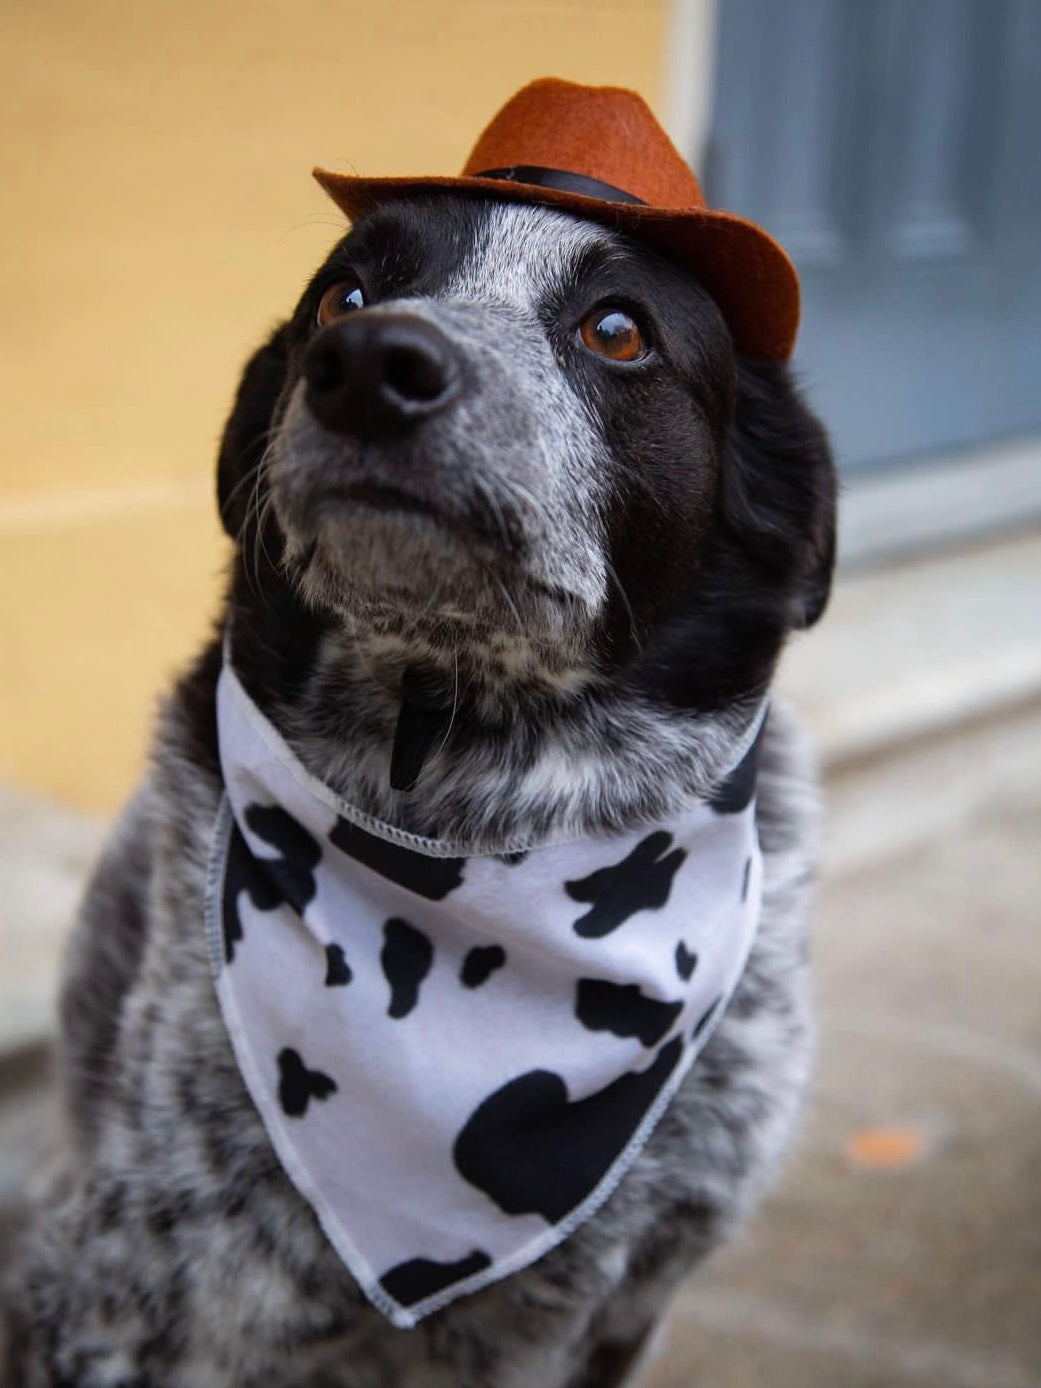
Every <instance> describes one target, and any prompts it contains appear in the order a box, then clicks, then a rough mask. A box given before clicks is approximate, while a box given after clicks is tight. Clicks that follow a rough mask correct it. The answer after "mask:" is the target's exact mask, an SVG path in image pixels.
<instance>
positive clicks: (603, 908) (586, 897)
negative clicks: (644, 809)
mask: <svg viewBox="0 0 1041 1388" xmlns="http://www.w3.org/2000/svg"><path fill="white" fill-rule="evenodd" d="M671 843H672V835H671V834H668V833H666V832H665V831H664V830H663V829H659V830H658V831H657V832H656V833H653V834H648V836H647V837H646V838H645V839H642V840H641V841H640V842H639V843H638V844H637V845H636V847H635V848H634V849H633V850H632V852H631V853H630V854H629V855H628V856H627V857H625V858H623V859H622V861H621V862H620V863H615V864H614V865H613V866H611V867H605V868H600V869H599V870H598V871H596V872H592V873H590V874H589V876H588V877H583V878H581V879H580V880H578V881H575V882H565V883H564V890H565V891H566V892H567V894H568V896H569V897H571V899H572V901H588V902H592V909H591V910H589V911H587V912H586V914H585V915H584V916H580V917H579V918H578V920H577V921H575V931H576V933H577V934H579V935H581V936H582V937H583V939H587V940H588V939H593V940H599V939H600V938H601V937H602V936H604V935H609V934H610V933H611V931H612V930H617V928H618V927H619V926H620V925H621V924H622V923H623V921H627V920H628V919H629V917H630V916H634V915H635V914H636V913H637V911H659V910H661V908H662V907H663V906H664V905H665V903H666V902H667V901H668V899H669V894H670V892H671V891H672V879H673V877H674V876H675V874H676V870H677V868H678V867H679V865H680V864H681V863H682V862H683V860H684V858H685V857H686V856H687V854H686V851H685V850H684V849H682V848H676V849H673V851H672V852H671V853H666V849H668V847H669V845H670V844H671ZM663 855H664V856H663Z"/></svg>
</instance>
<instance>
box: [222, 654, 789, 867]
mask: <svg viewBox="0 0 1041 1388" xmlns="http://www.w3.org/2000/svg"><path fill="white" fill-rule="evenodd" d="M220 679H221V680H222V681H224V682H225V687H226V688H227V690H228V691H229V692H230V694H231V697H232V698H233V699H234V701H235V706H236V709H237V710H238V712H239V713H240V714H241V715H242V716H243V717H245V718H247V719H248V720H249V722H250V724H251V725H252V727H253V729H254V731H255V732H256V734H257V736H258V737H259V738H260V739H261V741H262V742H263V743H264V745H265V747H266V748H267V750H268V751H269V752H270V754H271V755H272V756H273V757H274V758H275V759H276V760H277V761H279V762H280V763H281V764H282V766H283V767H284V768H285V770H286V772H287V773H288V774H289V775H290V776H291V777H292V779H293V780H294V781H295V782H296V783H297V785H299V786H300V787H301V788H302V789H303V790H304V791H306V793H307V794H308V795H310V796H313V797H314V798H315V799H317V800H319V801H320V802H321V803H322V804H323V805H325V806H326V807H327V808H328V809H330V810H332V811H333V813H334V814H337V815H339V816H340V817H341V818H342V819H346V820H347V821H348V822H349V823H350V824H354V825H356V826H357V827H358V828H359V829H364V830H365V831H366V833H369V834H373V835H374V836H375V837H376V838H380V839H384V840H386V842H388V843H396V844H400V845H401V846H402V847H405V848H411V849H412V850H413V851H414V852H416V853H422V854H425V855H426V856H427V857H428V858H497V857H500V856H502V855H503V854H509V853H530V852H533V851H536V850H538V849H540V848H560V847H562V846H563V845H565V844H568V843H575V842H576V841H577V840H579V839H582V838H591V837H602V838H611V837H614V835H611V834H604V835H589V834H581V833H574V834H570V835H566V836H564V837H561V838H548V839H532V838H518V839H506V840H504V841H503V842H501V843H497V844H492V843H487V842H485V841H483V840H473V841H471V842H469V843H466V842H464V841H463V840H459V839H431V838H425V837H424V836H423V835H422V834H413V833H411V832H410V831H409V830H407V829H399V828H397V827H396V826H395V825H393V824H388V823H387V822H386V821H385V820H382V819H377V818H376V817H375V816H374V815H371V814H368V813H366V811H364V810H361V809H359V808H358V807H357V806H356V805H352V804H351V803H350V801H348V800H344V799H343V798H342V797H340V796H339V795H337V794H336V792H335V791H332V790H330V789H329V787H328V786H327V785H326V784H325V782H324V781H321V780H319V778H318V777H317V776H314V775H312V773H311V772H310V771H308V769H307V768H306V767H305V766H304V765H303V763H302V762H301V761H300V759H299V758H298V757H297V755H296V754H295V752H294V751H293V750H292V748H291V747H290V746H289V744H288V743H287V742H286V741H285V739H284V738H283V737H282V735H281V733H280V732H279V731H278V729H277V728H276V727H275V726H274V725H273V724H272V723H271V722H270V721H269V720H268V719H267V718H266V717H265V716H264V714H263V713H262V712H261V711H260V709H259V708H257V706H256V704H255V703H254V702H253V700H252V699H251V698H250V697H249V695H248V694H247V693H246V690H245V689H244V688H243V686H242V682H241V681H240V680H239V677H238V675H236V673H235V671H234V669H233V667H232V664H231V661H230V659H229V657H228V652H227V650H226V649H225V653H224V664H223V666H222V668H221V673H220ZM218 689H219V686H218ZM219 698H220V695H219V692H218V701H219ZM768 709H769V699H764V700H763V702H762V704H761V705H760V707H759V709H758V711H757V712H756V714H755V716H754V717H753V718H752V720H751V722H750V723H749V725H748V728H747V729H746V730H745V733H744V735H743V736H742V738H741V741H740V743H739V744H738V747H737V749H736V751H735V753H734V758H733V761H732V763H731V764H730V765H729V766H728V767H727V768H726V771H725V772H724V773H723V776H721V778H720V779H721V780H722V779H725V777H726V776H727V775H729V774H730V772H731V771H733V769H734V768H735V767H736V766H738V765H739V763H740V762H741V759H742V758H743V757H744V755H745V753H746V752H747V751H748V749H749V748H750V747H751V745H752V743H753V742H754V741H755V739H756V737H757V736H758V734H759V730H760V728H761V727H762V726H763V723H764V722H765V720H766V715H767V712H768ZM684 808H686V807H685V806H677V807H676V809H675V810H674V811H672V814H678V813H681V812H682V810H683V809H684ZM668 817H671V815H670V816H667V818H668ZM638 827H639V826H635V825H630V826H627V827H626V828H624V829H619V830H618V831H617V836H618V837H621V836H622V835H623V834H626V833H631V832H633V830H634V829H635V828H638Z"/></svg>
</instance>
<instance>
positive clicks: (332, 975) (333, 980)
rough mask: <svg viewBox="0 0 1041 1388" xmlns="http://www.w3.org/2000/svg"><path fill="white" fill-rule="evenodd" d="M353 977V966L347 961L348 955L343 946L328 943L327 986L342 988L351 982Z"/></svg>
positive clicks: (326, 953)
mask: <svg viewBox="0 0 1041 1388" xmlns="http://www.w3.org/2000/svg"><path fill="white" fill-rule="evenodd" d="M353 977H354V975H353V974H352V973H351V966H350V965H349V964H348V963H347V956H346V955H345V954H344V952H343V946H342V945H326V947H325V986H326V987H327V988H342V987H344V986H345V985H346V984H348V983H350V981H351V979H352V978H353Z"/></svg>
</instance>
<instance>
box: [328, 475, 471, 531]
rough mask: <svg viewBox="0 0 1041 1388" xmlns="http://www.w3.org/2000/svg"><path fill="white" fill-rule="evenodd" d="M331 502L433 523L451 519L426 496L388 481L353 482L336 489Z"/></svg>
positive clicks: (446, 521)
mask: <svg viewBox="0 0 1041 1388" xmlns="http://www.w3.org/2000/svg"><path fill="white" fill-rule="evenodd" d="M328 500H330V501H332V502H334V503H335V502H337V501H340V502H345V503H347V505H349V506H350V505H359V506H363V507H367V508H368V509H369V510H372V511H380V512H382V513H384V514H390V515H393V514H394V513H399V514H404V515H415V516H428V517H430V518H431V519H432V520H435V521H439V522H441V523H442V524H448V517H446V516H445V515H444V513H443V512H442V511H440V510H439V509H438V508H437V507H436V506H434V505H433V503H432V502H430V501H428V500H427V499H426V498H425V497H421V496H417V495H416V494H415V492H410V491H406V490H405V488H404V487H397V486H393V485H392V484H390V483H387V482H350V483H348V484H347V485H346V486H341V487H337V488H336V489H335V491H333V492H332V493H331V494H330V496H329V498H328Z"/></svg>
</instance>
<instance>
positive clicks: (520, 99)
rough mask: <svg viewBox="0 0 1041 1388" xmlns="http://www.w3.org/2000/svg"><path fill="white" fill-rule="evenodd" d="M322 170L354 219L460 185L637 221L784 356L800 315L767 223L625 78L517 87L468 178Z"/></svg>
mask: <svg viewBox="0 0 1041 1388" xmlns="http://www.w3.org/2000/svg"><path fill="white" fill-rule="evenodd" d="M314 176H315V178H316V179H317V180H318V182H319V183H320V184H321V185H322V187H323V188H324V189H325V191H326V192H327V193H328V194H329V196H330V197H331V198H332V200H333V201H334V202H335V203H336V204H337V206H338V207H339V208H341V210H342V211H344V212H345V213H346V214H347V216H348V217H349V218H350V219H351V220H352V221H355V220H357V219H358V218H359V217H361V216H364V214H365V213H367V212H369V211H371V210H372V209H373V208H374V207H378V206H379V205H380V204H381V203H384V202H388V201H390V200H392V199H397V198H401V197H408V196H410V195H415V194H421V193H426V192H434V191H438V190H441V189H456V190H458V191H460V192H466V193H476V194H482V195H490V196H492V197H495V198H500V199H505V200H507V201H512V202H528V203H539V204H542V205H544V206H547V207H558V208H561V209H563V210H564V211H566V212H573V213H575V214H577V215H578V216H582V217H588V218H590V219H591V220H593V221H596V222H602V223H604V224H605V225H607V226H611V227H617V228H620V229H622V230H625V231H628V232H631V233H632V234H634V235H635V236H637V237H640V238H641V239H643V240H646V241H648V242H650V243H652V244H653V245H655V246H656V247H658V248H659V249H661V250H663V251H665V252H666V253H667V254H668V255H669V256H670V257H671V258H672V259H673V260H676V261H678V262H679V263H680V264H681V265H683V266H684V267H685V268H687V269H689V270H690V271H691V273H692V274H693V275H695V276H696V277H697V279H698V280H699V281H700V282H701V284H703V285H704V287H705V288H706V289H707V290H708V292H709V293H710V294H711V295H712V297H713V299H715V301H716V303H717V304H718V306H719V309H720V311H721V312H722V314H723V317H724V319H725V320H726V323H727V326H728V327H729V329H730V333H731V336H732V337H733V339H734V344H735V346H736V347H737V349H738V350H739V351H741V352H743V353H745V354H746V355H748V356H752V357H759V358H763V359H769V360H783V359H784V358H786V357H788V356H790V355H791V351H792V347H793V345H794V342H795V333H796V329H797V328H798V325H799V279H798V276H797V274H796V272H795V267H794V265H793V264H792V262H791V261H790V260H789V258H788V256H787V255H786V254H785V252H784V251H783V250H782V249H781V247H780V246H779V245H778V244H777V242H776V241H774V240H773V238H772V237H770V236H768V235H767V234H766V232H765V231H763V229H762V228H761V227H758V226H756V225H755V223H754V222H749V221H746V220H745V219H744V218H743V217H738V216H735V215H734V214H733V213H732V212H721V211H718V210H717V209H715V208H711V207H707V206H706V205H705V198H704V195H703V194H702V191H701V188H700V187H699V185H698V181H697V179H696V178H695V177H694V175H693V174H692V173H691V171H690V169H689V168H688V167H687V165H686V163H685V162H684V160H683V157H682V156H681V155H680V153H679V151H678V150H677V149H676V147H675V145H673V143H672V141H671V140H670V139H669V137H668V135H666V133H665V131H664V130H663V129H662V128H661V126H660V125H659V124H658V122H657V120H655V118H654V115H653V113H652V112H651V110H650V108H649V107H648V105H647V104H646V102H645V101H644V100H643V99H642V98H641V97H639V96H637V94H636V93H635V92H631V91H626V90H625V89H624V88H622V87H585V86H580V85H579V84H577V83H575V82H562V81H559V80H558V79H557V78H552V77H544V78H541V79H540V80H539V81H537V82H532V83H531V84H530V85H529V86H527V87H524V88H522V89H521V90H520V91H519V92H518V93H517V94H516V95H515V96H513V97H511V98H510V100H509V101H508V102H507V103H506V105H505V106H504V107H503V108H502V110H501V111H500V112H499V113H498V115H496V116H494V117H493V119H492V121H491V124H490V125H489V126H488V127H487V129H486V130H485V131H484V133H483V134H482V135H481V136H480V137H479V138H478V141H477V143H476V145H475V146H474V148H473V152H472V153H471V155H470V157H469V159H467V161H466V164H465V166H464V167H463V172H462V174H461V175H460V176H459V177H458V178H449V177H436V176H433V177H419V178H361V177H358V176H356V175H352V174H339V173H331V172H329V171H328V170H326V169H315V170H314Z"/></svg>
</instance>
